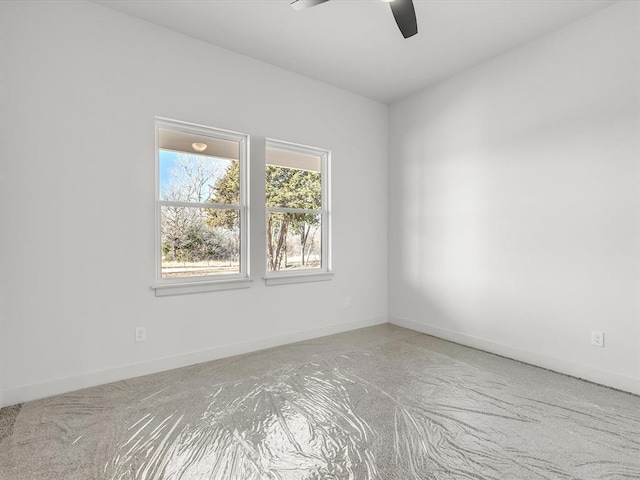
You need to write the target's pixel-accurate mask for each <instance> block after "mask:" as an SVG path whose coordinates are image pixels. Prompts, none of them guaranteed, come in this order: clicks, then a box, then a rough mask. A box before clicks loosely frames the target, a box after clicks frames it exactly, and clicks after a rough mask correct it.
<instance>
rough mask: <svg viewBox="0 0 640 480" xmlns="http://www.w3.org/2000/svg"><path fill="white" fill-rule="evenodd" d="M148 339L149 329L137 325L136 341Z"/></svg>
mask: <svg viewBox="0 0 640 480" xmlns="http://www.w3.org/2000/svg"><path fill="white" fill-rule="evenodd" d="M146 339H147V331H146V330H145V328H144V327H136V342H144V341H145V340H146Z"/></svg>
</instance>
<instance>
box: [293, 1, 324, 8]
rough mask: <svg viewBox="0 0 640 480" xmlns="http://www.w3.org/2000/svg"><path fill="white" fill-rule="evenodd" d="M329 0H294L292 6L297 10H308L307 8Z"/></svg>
mask: <svg viewBox="0 0 640 480" xmlns="http://www.w3.org/2000/svg"><path fill="white" fill-rule="evenodd" d="M328 1H329V0H293V2H291V6H292V7H293V8H295V9H296V10H306V9H307V8H311V7H315V6H316V5H320V4H321V3H324V2H328Z"/></svg>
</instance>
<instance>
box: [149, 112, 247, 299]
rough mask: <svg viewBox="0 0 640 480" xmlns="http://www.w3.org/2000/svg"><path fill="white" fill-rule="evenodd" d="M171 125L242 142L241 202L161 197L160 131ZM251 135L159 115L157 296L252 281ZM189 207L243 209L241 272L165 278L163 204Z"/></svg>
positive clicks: (226, 287) (234, 286) (227, 287)
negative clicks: (224, 202) (169, 199)
mask: <svg viewBox="0 0 640 480" xmlns="http://www.w3.org/2000/svg"><path fill="white" fill-rule="evenodd" d="M160 128H168V129H172V130H177V131H181V132H185V133H195V134H200V135H205V136H215V137H217V138H223V139H226V140H232V141H237V142H239V144H240V151H239V159H238V161H239V162H240V198H239V201H240V203H239V205H218V204H209V203H207V204H198V203H195V202H194V203H192V202H167V201H161V200H160V159H159V148H158V147H159V142H158V130H159V129H160ZM248 159H249V135H248V134H244V133H240V132H234V131H231V130H223V129H220V128H213V127H207V126H204V125H198V124H194V123H188V122H183V121H180V120H173V119H170V118H164V117H155V199H154V203H155V249H154V250H155V265H156V268H155V270H156V272H155V282H154V283H153V284H152V285H151V288H152V289H153V290H155V294H156V296H157V297H162V296H168V295H183V294H188V293H201V292H213V291H219V290H232V289H237V288H248V287H250V286H251V282H252V280H251V279H250V278H249V272H250V269H249V258H250V256H249V251H250V250H249V238H250V235H249V224H250V222H249V188H248V187H249V161H248ZM162 205H173V206H189V207H194V206H195V207H198V206H201V207H206V208H224V209H231V210H238V211H239V212H240V272H239V273H237V274H220V275H202V276H198V277H190V278H174V279H163V278H162V234H161V206H162Z"/></svg>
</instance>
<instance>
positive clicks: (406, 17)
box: [389, 0, 418, 38]
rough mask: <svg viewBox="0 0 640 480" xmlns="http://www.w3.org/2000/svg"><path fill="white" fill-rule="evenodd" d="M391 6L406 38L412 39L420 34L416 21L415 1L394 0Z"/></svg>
mask: <svg viewBox="0 0 640 480" xmlns="http://www.w3.org/2000/svg"><path fill="white" fill-rule="evenodd" d="M389 6H390V7H391V11H392V12H393V18H395V19H396V23H397V24H398V28H399V29H400V31H401V32H402V36H403V37H404V38H409V37H412V36H414V35H415V34H416V33H418V21H417V20H416V11H415V9H414V8H413V0H393V1H392V2H390V3H389Z"/></svg>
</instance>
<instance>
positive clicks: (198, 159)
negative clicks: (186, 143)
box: [158, 149, 240, 205]
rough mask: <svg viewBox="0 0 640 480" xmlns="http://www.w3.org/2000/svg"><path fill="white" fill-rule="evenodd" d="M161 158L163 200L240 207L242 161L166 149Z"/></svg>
mask: <svg viewBox="0 0 640 480" xmlns="http://www.w3.org/2000/svg"><path fill="white" fill-rule="evenodd" d="M158 157H159V162H160V165H159V169H160V170H159V171H160V200H162V201H169V202H197V203H222V204H227V205H238V203H239V201H240V162H239V161H238V160H232V159H228V158H219V157H211V156H207V155H196V154H193V153H185V152H176V151H173V150H163V149H160V151H159V155H158Z"/></svg>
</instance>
